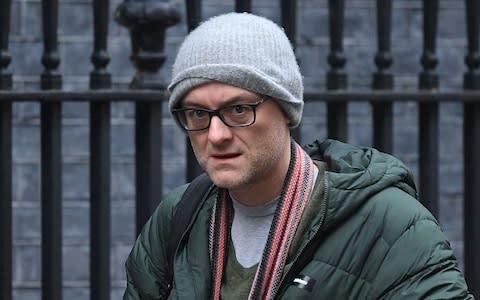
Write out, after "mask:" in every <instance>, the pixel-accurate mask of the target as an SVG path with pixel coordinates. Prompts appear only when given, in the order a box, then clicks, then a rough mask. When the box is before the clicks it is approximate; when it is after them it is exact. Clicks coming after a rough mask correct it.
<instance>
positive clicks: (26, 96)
mask: <svg viewBox="0 0 480 300" xmlns="http://www.w3.org/2000/svg"><path fill="white" fill-rule="evenodd" d="M167 95H168V94H167V93H166V92H165V91H157V90H101V89H99V90H94V91H93V90H86V91H75V92H67V91H37V92H17V91H5V90H4V91H2V90H0V101H6V102H42V101H47V102H48V101H54V102H55V101H62V102H67V101H68V102H95V101H105V100H108V101H110V102H125V101H134V102H162V101H167V100H166V99H167ZM162 99H163V100H162ZM304 100H305V102H332V101H335V102H338V101H345V102H374V103H375V102H383V101H395V102H398V103H400V102H471V103H480V90H466V91H454V92H451V91H448V92H447V91H391V90H372V91H348V90H346V91H307V92H306V93H305V94H304Z"/></svg>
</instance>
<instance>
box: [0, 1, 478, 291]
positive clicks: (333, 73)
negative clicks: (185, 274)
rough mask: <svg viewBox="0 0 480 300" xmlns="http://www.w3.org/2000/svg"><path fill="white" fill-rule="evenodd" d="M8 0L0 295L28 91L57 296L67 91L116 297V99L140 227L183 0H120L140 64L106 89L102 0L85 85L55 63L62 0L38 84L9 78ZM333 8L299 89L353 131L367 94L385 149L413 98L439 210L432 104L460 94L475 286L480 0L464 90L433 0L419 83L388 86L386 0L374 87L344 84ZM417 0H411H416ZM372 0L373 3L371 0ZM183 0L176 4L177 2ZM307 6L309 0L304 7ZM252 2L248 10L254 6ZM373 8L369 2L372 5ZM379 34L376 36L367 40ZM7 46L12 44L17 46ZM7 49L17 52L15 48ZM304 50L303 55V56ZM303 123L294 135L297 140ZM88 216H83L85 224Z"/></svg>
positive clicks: (190, 161)
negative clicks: (319, 72)
mask: <svg viewBox="0 0 480 300" xmlns="http://www.w3.org/2000/svg"><path fill="white" fill-rule="evenodd" d="M11 2H12V0H2V1H1V2H0V25H1V26H0V226H1V228H0V300H8V299H12V282H13V279H12V255H13V254H12V248H13V243H12V203H13V200H14V199H13V195H12V173H13V171H12V169H13V167H12V165H13V157H12V149H13V143H12V130H13V127H14V124H13V117H12V116H13V113H12V112H13V107H14V105H15V104H18V103H27V102H33V103H36V104H39V106H40V135H41V144H40V151H41V157H40V164H41V183H40V185H41V211H42V214H41V227H42V234H41V235H42V236H41V244H42V245H41V250H42V258H41V265H42V275H41V276H42V282H41V294H42V299H62V298H63V295H62V275H63V274H62V270H63V269H62V266H63V265H62V229H63V228H62V210H61V209H62V195H63V194H62V180H61V179H62V166H63V163H62V149H61V145H62V140H61V138H62V135H61V133H62V122H61V121H62V114H63V104H64V103H65V102H84V103H88V104H89V109H90V110H89V123H88V124H89V128H90V136H89V141H88V143H89V150H88V151H89V167H90V174H89V176H90V178H89V179H90V183H89V188H90V191H89V192H90V196H89V197H90V199H89V207H90V215H89V216H90V220H89V222H90V223H89V226H90V244H89V248H90V264H89V265H90V274H91V275H90V281H89V289H90V298H91V299H109V298H110V297H111V295H110V290H111V285H110V281H111V278H110V276H111V274H110V271H111V270H110V268H111V266H110V257H111V253H110V248H111V245H112V242H111V233H110V229H111V225H110V224H111V223H110V219H111V208H110V204H111V199H110V198H111V195H110V194H111V182H112V178H111V170H112V166H111V159H112V155H111V151H112V150H111V147H110V145H111V139H112V134H111V132H112V126H111V125H112V124H111V105H112V104H113V103H117V102H130V103H133V104H134V108H133V110H134V114H135V115H134V117H133V119H134V126H135V129H134V135H135V140H134V144H135V145H134V150H135V154H134V155H135V158H134V159H135V197H136V198H135V222H136V223H135V230H136V232H135V233H136V234H138V233H139V232H140V230H141V228H142V226H143V224H144V223H145V222H146V220H147V219H148V217H149V216H150V214H151V213H152V211H153V210H154V209H155V207H156V206H157V205H158V201H159V199H161V196H162V194H163V191H162V182H163V174H162V152H163V151H164V149H165V147H166V146H168V145H164V144H162V134H163V131H162V130H163V127H162V115H163V112H162V110H163V108H164V105H165V104H166V102H167V100H168V94H167V92H166V91H165V87H166V80H165V79H164V78H163V77H162V76H161V74H160V73H161V72H159V70H160V69H161V68H162V67H163V64H164V63H165V61H166V58H167V54H166V52H165V50H164V48H165V38H166V29H167V28H168V27H171V26H173V25H175V24H177V23H178V22H180V13H179V12H178V7H176V6H175V5H174V4H171V3H168V2H161V1H159V2H158V1H157V2H154V1H143V0H139V1H124V2H123V3H121V4H120V5H119V6H118V7H117V9H116V10H115V20H116V21H117V23H119V24H120V25H122V26H124V27H125V28H126V29H128V32H129V34H130V38H131V46H132V49H131V52H132V53H131V61H132V63H133V65H134V67H135V69H136V73H135V75H134V76H133V79H132V81H131V84H130V89H112V85H113V84H112V74H110V73H109V72H108V64H109V62H110V55H109V53H108V47H107V41H108V38H107V37H108V24H109V11H110V10H109V1H108V0H93V2H92V10H93V29H94V30H93V43H92V44H93V45H92V46H93V47H92V48H93V49H92V54H91V57H90V58H91V63H92V68H93V70H92V71H91V73H90V74H89V75H90V76H89V89H88V90H83V91H78V90H75V91H64V90H62V86H63V85H64V81H65V78H64V76H63V74H61V72H60V68H59V66H60V57H61V56H60V54H59V43H58V37H57V32H58V28H59V25H58V17H59V16H58V11H59V9H58V8H59V3H58V1H57V0H42V3H41V4H42V5H41V13H42V20H44V22H43V23H42V28H41V29H42V34H43V40H42V42H43V53H42V57H41V64H42V67H43V70H42V72H41V74H39V76H38V81H39V83H40V89H39V90H34V91H30V90H13V86H14V81H13V78H14V76H13V75H15V74H11V73H10V72H9V70H8V67H9V64H10V62H11V60H12V57H11V54H10V53H9V50H8V46H9V34H10V27H9V26H10V18H11V16H10V10H11V6H12V5H11ZM278 2H279V3H278V5H279V7H280V16H279V18H280V19H279V24H280V25H281V26H282V27H283V28H284V29H285V33H286V34H287V36H288V37H289V39H290V40H291V42H292V46H293V48H294V50H295V53H296V54H297V56H298V51H299V43H298V41H299V40H302V39H303V37H302V33H301V32H298V29H299V28H298V27H297V23H298V22H299V20H298V16H297V15H298V12H299V7H298V5H297V1H288V0H281V1H278ZM323 2H324V9H325V10H326V11H327V12H328V18H327V16H325V17H326V18H325V19H326V20H325V21H326V22H325V24H328V25H326V26H328V32H326V33H325V35H326V37H325V39H327V40H328V49H327V53H326V66H327V67H326V69H325V72H324V73H325V74H324V75H325V86H324V87H323V88H324V89H323V88H322V89H320V88H318V89H317V87H314V88H313V89H308V90H307V91H306V92H305V93H304V99H305V102H306V103H324V104H325V106H326V113H325V117H324V116H320V115H319V118H320V117H322V118H323V117H324V119H326V128H327V130H326V131H327V137H330V138H337V139H340V140H348V120H349V115H348V108H349V104H352V103H357V102H366V103H370V105H371V116H372V136H373V145H374V146H375V147H376V148H378V149H379V150H382V151H384V152H387V153H392V152H393V140H394V136H393V121H394V115H393V108H394V107H395V105H396V104H400V103H406V102H413V103H416V105H417V106H418V115H417V120H418V144H419V147H418V149H417V150H418V151H417V153H418V155H419V158H418V161H419V163H418V164H419V183H420V184H419V187H420V199H421V201H422V203H423V204H424V205H425V206H426V207H427V208H428V209H429V210H430V211H431V212H432V213H433V214H434V215H435V216H437V217H438V214H439V209H438V203H439V200H438V198H439V191H438V190H439V184H438V182H439V180H438V173H439V170H438V160H439V150H438V148H439V145H438V144H439V133H438V132H439V124H440V121H439V108H440V105H441V104H443V103H447V102H454V103H461V104H462V105H463V120H462V121H463V150H464V153H463V155H462V156H463V171H464V175H463V176H464V186H463V206H464V208H463V211H464V215H463V218H464V219H463V223H464V234H463V240H464V269H465V274H466V279H467V281H468V283H469V287H470V289H471V290H472V292H473V293H474V295H476V296H477V297H480V256H479V255H478V253H480V238H479V237H480V53H479V27H480V21H479V19H480V18H479V16H480V4H479V2H478V1H476V0H465V1H464V3H465V15H466V18H465V20H466V21H465V23H466V24H465V25H466V29H467V30H466V33H467V36H466V42H465V44H466V45H467V49H466V53H465V67H466V69H467V70H466V72H465V73H464V74H463V90H461V89H459V90H443V89H442V88H441V86H440V84H439V83H440V81H439V77H440V76H439V74H438V71H437V65H438V62H439V58H438V57H437V54H436V52H437V38H438V32H437V31H438V30H437V26H438V14H439V1H438V0H424V1H420V0H419V1H418V2H419V3H421V9H422V14H421V17H422V22H423V23H422V28H421V31H422V33H423V36H422V38H423V39H422V43H423V45H422V46H421V47H422V49H421V52H419V53H421V56H420V57H419V65H418V67H419V70H420V71H419V73H418V74H413V75H414V76H415V80H416V82H417V83H418V85H417V89H412V90H400V89H398V87H395V82H394V80H395V79H396V78H395V74H394V73H393V70H392V65H393V63H394V57H393V55H392V49H391V48H392V43H391V39H392V24H391V22H392V10H393V7H392V1H391V0H377V1H375V16H376V18H375V20H376V41H377V48H376V49H374V50H376V52H375V53H374V57H372V58H373V60H372V65H373V66H374V69H375V70H374V72H373V73H372V74H371V78H370V79H371V86H370V88H371V89H365V90H363V89H362V90H358V89H351V88H350V87H349V86H350V85H351V84H352V83H351V82H350V79H351V78H350V74H348V73H347V69H346V66H347V65H348V61H347V56H348V51H347V50H345V49H346V47H345V45H344V40H345V28H346V26H345V17H346V15H345V12H346V11H347V9H348V5H349V4H348V2H346V1H344V0H324V1H323ZM411 2H414V1H411ZM372 5H373V4H372ZM177 6H178V5H177ZM185 6H186V7H185V8H186V9H185V14H186V16H185V17H186V18H185V20H184V21H183V22H184V23H186V24H185V25H186V26H185V29H186V31H188V32H189V31H191V30H193V29H195V27H196V26H198V24H200V23H201V21H202V20H203V17H202V15H203V14H202V12H203V10H204V7H202V1H200V0H189V1H186V3H185ZM372 7H373V6H372ZM234 9H235V10H236V11H237V12H243V11H244V12H251V11H252V1H248V0H247V1H245V0H243V1H240V0H237V1H235V7H234ZM307 9H308V8H307ZM254 13H255V11H254ZM372 15H373V14H372ZM373 39H374V37H372V43H374V41H373ZM13 54H14V53H13ZM13 59H19V58H15V57H13ZM308 63H309V62H305V61H300V65H302V64H303V65H305V64H308ZM300 129H301V128H298V129H295V130H293V131H292V136H293V137H294V138H295V139H297V140H298V141H300V142H301V139H302V137H301V134H300ZM185 147H186V154H185V155H186V157H185V160H186V165H187V167H186V170H185V175H186V176H185V178H186V180H187V181H190V180H192V179H193V178H194V177H195V176H196V175H197V174H199V173H200V172H201V169H200V167H199V166H198V164H197V162H196V159H195V156H194V154H193V151H192V149H191V146H190V143H189V142H188V141H187V140H186V139H185ZM87 225H88V224H86V226H87Z"/></svg>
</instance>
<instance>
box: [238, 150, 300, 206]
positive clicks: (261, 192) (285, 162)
mask: <svg viewBox="0 0 480 300" xmlns="http://www.w3.org/2000/svg"><path fill="white" fill-rule="evenodd" d="M283 153H285V155H283V156H282V158H281V159H280V161H279V163H278V164H277V166H276V167H275V168H274V169H272V170H271V171H270V172H269V173H267V174H263V176H261V179H259V180H257V181H255V182H254V183H250V184H247V185H245V186H242V187H239V188H235V189H229V193H230V195H231V196H232V197H233V198H235V200H236V201H238V202H240V203H241V204H243V205H247V206H258V205H262V204H265V203H267V202H269V201H271V200H273V199H275V198H277V197H278V196H279V195H280V193H281V191H282V187H283V183H284V181H285V177H286V176H287V172H288V167H289V164H290V157H291V144H290V142H289V143H287V144H286V145H285V146H284V151H283Z"/></svg>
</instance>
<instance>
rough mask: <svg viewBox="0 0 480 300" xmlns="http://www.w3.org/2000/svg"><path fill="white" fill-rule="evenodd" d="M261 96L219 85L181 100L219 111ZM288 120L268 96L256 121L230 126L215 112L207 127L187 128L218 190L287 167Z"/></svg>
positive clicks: (207, 86)
mask: <svg viewBox="0 0 480 300" xmlns="http://www.w3.org/2000/svg"><path fill="white" fill-rule="evenodd" d="M260 98H261V96H260V95H257V94H255V93H252V92H250V91H247V90H244V89H241V88H238V87H234V86H231V85H227V84H223V83H217V82H214V83H208V84H204V85H201V86H199V87H196V88H194V89H192V90H191V91H190V92H189V93H187V94H186V96H185V97H184V98H183V101H182V106H183V107H185V108H204V109H210V110H213V109H219V108H222V107H225V106H226V105H232V104H252V103H256V102H258V101H259V99H260ZM288 123H289V120H288V118H287V117H286V116H285V114H284V113H283V112H282V111H281V109H280V107H279V106H278V104H277V103H276V102H275V101H273V100H272V99H268V100H267V101H265V102H264V103H262V104H260V105H258V106H257V107H256V119H255V123H253V124H252V125H250V126H248V127H229V126H227V125H226V124H225V123H224V122H223V121H222V120H221V119H220V118H219V117H218V116H213V117H212V119H211V123H210V127H209V128H207V129H205V130H201V131H189V132H188V135H189V137H190V141H191V144H192V148H193V150H194V152H195V156H196V157H197V160H198V162H199V164H200V165H201V166H202V168H203V169H204V170H205V171H206V172H207V174H208V175H209V176H210V178H211V179H212V180H213V182H214V183H215V184H216V185H217V186H219V187H222V188H227V189H232V190H234V189H243V188H249V187H251V186H255V185H258V184H259V183H260V184H261V182H264V181H265V180H266V179H268V178H271V177H272V176H274V177H278V176H279V175H281V176H284V175H285V174H277V173H278V172H282V171H284V169H285V167H288V163H289V160H290V152H289V151H288V150H289V147H290V133H289V128H288Z"/></svg>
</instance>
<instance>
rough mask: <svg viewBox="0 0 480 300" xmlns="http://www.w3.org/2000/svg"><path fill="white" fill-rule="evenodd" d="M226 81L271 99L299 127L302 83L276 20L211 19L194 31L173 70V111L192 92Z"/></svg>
mask: <svg viewBox="0 0 480 300" xmlns="http://www.w3.org/2000/svg"><path fill="white" fill-rule="evenodd" d="M212 81H218V82H223V83H226V84H230V85H233V86H236V87H240V88H243V89H246V90H249V91H251V92H254V93H258V94H261V95H267V96H270V97H272V98H273V99H274V100H276V101H277V103H278V104H279V105H280V106H281V108H282V109H283V110H284V112H285V113H286V114H287V116H288V117H289V118H290V121H291V123H290V126H291V127H296V126H298V124H299V123H300V120H301V118H302V110H303V83H302V76H301V74H300V70H299V67H298V64H297V61H296V59H295V55H294V53H293V49H292V46H291V44H290V41H289V40H288V38H287V36H286V35H285V33H284V32H283V30H282V29H281V28H280V27H278V25H276V24H275V23H273V22H272V21H270V20H268V19H266V18H264V17H259V16H255V15H252V14H248V13H228V14H224V15H220V16H217V17H213V18H211V19H210V20H208V21H205V22H204V23H202V24H201V25H199V26H198V27H197V28H196V29H195V30H193V31H192V32H191V33H190V34H189V35H188V36H187V37H186V38H185V41H184V42H183V44H182V45H181V47H180V49H179V51H178V54H177V58H176V60H175V63H174V65H173V74H172V82H171V83H170V85H169V86H168V91H169V92H170V100H169V108H170V110H172V109H174V108H176V107H177V106H178V104H179V102H180V100H181V99H182V98H183V97H184V96H185V94H186V93H188V91H190V90H191V89H192V88H194V87H196V86H199V85H201V84H205V83H208V82H212Z"/></svg>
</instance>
